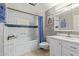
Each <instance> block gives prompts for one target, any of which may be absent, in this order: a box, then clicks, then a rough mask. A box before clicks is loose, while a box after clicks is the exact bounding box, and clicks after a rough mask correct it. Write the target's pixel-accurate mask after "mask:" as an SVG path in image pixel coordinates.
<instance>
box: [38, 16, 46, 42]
mask: <svg viewBox="0 0 79 59" xmlns="http://www.w3.org/2000/svg"><path fill="white" fill-rule="evenodd" d="M38 29H39V43H41V42H45V38H44V32H43V16H38Z"/></svg>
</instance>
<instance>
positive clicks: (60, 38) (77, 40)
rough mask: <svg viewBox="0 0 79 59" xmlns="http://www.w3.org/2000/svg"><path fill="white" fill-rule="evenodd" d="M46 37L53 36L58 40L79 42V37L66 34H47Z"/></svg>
mask: <svg viewBox="0 0 79 59" xmlns="http://www.w3.org/2000/svg"><path fill="white" fill-rule="evenodd" d="M46 38H52V39H57V40H64V41H69V42H74V43H79V38H75V37H66V36H57V35H55V36H47V37H46Z"/></svg>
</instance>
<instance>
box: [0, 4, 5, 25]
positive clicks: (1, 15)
mask: <svg viewBox="0 0 79 59" xmlns="http://www.w3.org/2000/svg"><path fill="white" fill-rule="evenodd" d="M4 20H5V4H4V3H0V23H2V22H4Z"/></svg>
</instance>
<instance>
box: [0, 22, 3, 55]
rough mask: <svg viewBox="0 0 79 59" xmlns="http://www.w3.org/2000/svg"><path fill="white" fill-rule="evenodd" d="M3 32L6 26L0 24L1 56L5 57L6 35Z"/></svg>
mask: <svg viewBox="0 0 79 59" xmlns="http://www.w3.org/2000/svg"><path fill="white" fill-rule="evenodd" d="M3 31H4V24H3V23H0V56H3V50H4V46H3V44H4V40H3V39H4V36H3V35H4V34H3Z"/></svg>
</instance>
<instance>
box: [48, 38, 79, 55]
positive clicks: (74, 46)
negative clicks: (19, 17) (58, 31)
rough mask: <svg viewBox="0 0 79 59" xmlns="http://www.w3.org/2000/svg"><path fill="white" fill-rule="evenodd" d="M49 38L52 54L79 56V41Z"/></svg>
mask: <svg viewBox="0 0 79 59" xmlns="http://www.w3.org/2000/svg"><path fill="white" fill-rule="evenodd" d="M47 39H48V40H49V47H50V56H79V43H78V42H77V43H76V42H75V41H73V42H72V41H70V40H71V39H67V38H66V39H65V38H64V39H63V38H56V37H47ZM68 40H69V41H68ZM75 40H76V39H75Z"/></svg>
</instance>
